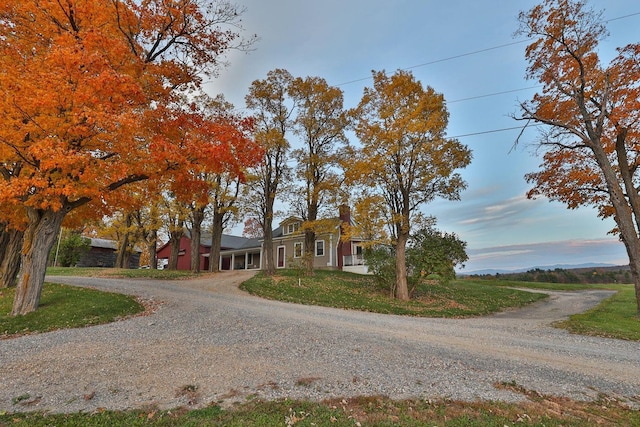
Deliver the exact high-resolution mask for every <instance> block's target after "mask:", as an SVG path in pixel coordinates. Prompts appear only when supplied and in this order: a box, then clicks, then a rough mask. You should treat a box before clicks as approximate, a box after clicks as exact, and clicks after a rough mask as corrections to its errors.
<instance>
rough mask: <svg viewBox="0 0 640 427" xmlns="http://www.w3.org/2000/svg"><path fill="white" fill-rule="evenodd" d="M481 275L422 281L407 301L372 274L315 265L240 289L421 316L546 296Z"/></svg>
mask: <svg viewBox="0 0 640 427" xmlns="http://www.w3.org/2000/svg"><path fill="white" fill-rule="evenodd" d="M492 283H493V282H487V281H484V280H478V281H472V280H459V281H453V282H450V283H449V284H446V285H441V284H427V283H425V284H423V285H422V286H421V287H420V288H419V289H416V290H415V292H414V299H412V300H411V301H398V300H395V299H393V298H390V297H389V292H388V290H385V289H381V288H380V287H379V286H378V284H377V283H376V281H375V279H374V277H372V276H363V275H358V274H352V273H345V272H340V271H328V270H318V271H316V272H315V275H314V276H312V277H300V276H298V273H297V271H295V270H284V271H282V272H280V273H279V275H277V276H273V277H269V276H266V275H264V274H258V275H256V276H254V277H253V278H251V279H249V280H248V281H246V282H244V283H243V284H242V285H241V289H244V290H246V291H248V292H249V293H252V294H254V295H258V296H261V297H264V298H269V299H276V300H281V301H287V302H294V303H298V304H308V305H321V306H326V307H337V308H344V309H350V310H361V311H369V312H375V313H385V314H400V315H409V316H422V317H469V316H479V315H486V314H490V313H495V312H497V311H500V310H503V309H506V308H510V307H521V306H523V305H526V304H529V303H532V302H534V301H538V300H540V299H543V298H547V295H544V294H534V293H530V292H524V291H519V290H514V289H509V288H506V287H497V286H493V284H492Z"/></svg>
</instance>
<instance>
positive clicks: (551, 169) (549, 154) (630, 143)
mask: <svg viewBox="0 0 640 427" xmlns="http://www.w3.org/2000/svg"><path fill="white" fill-rule="evenodd" d="M519 20H520V24H521V27H520V33H521V34H525V35H527V36H528V37H530V38H531V39H533V41H532V43H531V44H530V45H529V46H528V47H527V50H526V57H527V59H528V61H529V66H528V69H527V77H528V78H530V79H535V80H538V81H540V82H541V83H542V85H543V89H542V91H541V93H538V94H536V95H535V96H534V97H533V99H532V100H531V101H529V102H524V103H522V104H521V110H522V116H521V117H519V119H522V120H527V121H533V122H535V123H538V124H540V125H543V129H544V130H543V131H542V132H541V138H540V140H539V145H540V147H541V148H542V149H543V150H544V157H543V162H542V164H541V166H540V168H541V169H540V171H538V172H534V173H530V174H528V175H527V176H526V178H527V181H528V182H530V183H532V184H533V185H534V187H533V188H532V189H531V190H530V192H529V193H528V195H529V197H535V196H539V195H543V196H546V197H548V198H549V199H550V200H556V201H561V202H563V203H565V204H566V205H567V206H568V207H569V208H577V207H579V206H582V205H592V206H595V207H597V208H598V212H599V216H600V217H602V218H606V217H613V219H614V220H615V222H616V226H617V227H616V229H615V230H614V232H615V233H617V234H618V235H619V236H620V239H621V240H622V242H623V243H624V245H625V247H626V249H627V254H628V256H629V262H630V267H631V274H632V277H633V280H634V283H635V290H636V299H637V305H638V310H639V311H640V235H639V234H638V230H639V229H640V195H639V194H638V185H639V184H640V177H639V176H638V173H639V168H638V167H639V166H640V145H639V143H640V129H639V127H638V126H639V124H640V84H639V79H640V44H631V45H628V46H626V47H623V48H620V49H618V55H617V56H616V57H615V58H614V59H613V60H612V61H611V63H610V64H609V65H608V66H604V65H602V64H601V63H600V60H599V57H598V53H597V52H598V43H599V42H600V41H601V40H602V39H603V38H604V37H605V36H606V35H607V31H606V28H605V26H604V21H603V20H602V14H601V13H596V12H594V11H593V10H592V9H590V8H588V6H587V4H586V2H584V1H572V0H545V1H544V2H542V3H541V4H540V5H538V6H536V7H534V8H532V9H531V10H530V11H528V12H522V13H521V14H520V15H519Z"/></svg>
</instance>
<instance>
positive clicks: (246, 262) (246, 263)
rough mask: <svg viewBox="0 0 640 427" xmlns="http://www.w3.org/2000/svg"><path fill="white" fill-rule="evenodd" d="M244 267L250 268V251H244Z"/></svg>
mask: <svg viewBox="0 0 640 427" xmlns="http://www.w3.org/2000/svg"><path fill="white" fill-rule="evenodd" d="M244 269H245V270H248V269H249V252H245V253H244Z"/></svg>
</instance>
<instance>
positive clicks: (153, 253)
mask: <svg viewBox="0 0 640 427" xmlns="http://www.w3.org/2000/svg"><path fill="white" fill-rule="evenodd" d="M146 241H147V253H148V254H149V268H151V269H152V270H157V269H158V230H151V231H149V232H148V233H147V237H146Z"/></svg>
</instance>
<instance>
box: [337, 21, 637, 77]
mask: <svg viewBox="0 0 640 427" xmlns="http://www.w3.org/2000/svg"><path fill="white" fill-rule="evenodd" d="M637 15H640V12H635V13H630V14H628V15H623V16H618V17H616V18H611V19H608V20H606V21H605V22H612V21H617V20H620V19H625V18H630V17H632V16H637ZM528 41H529V40H528V39H523V40H516V41H514V42H511V43H504V44H501V45H497V46H491V47H487V48H484V49H479V50H474V51H472V52H467V53H461V54H459V55H453V56H448V57H446V58H440V59H435V60H433V61H429V62H424V63H422V64H417V65H411V66H409V67H405V68H401V70H403V71H404V70H412V69H414V68H420V67H425V66H427V65H433V64H437V63H440V62H446V61H451V60H452V59H458V58H463V57H465V56H471V55H476V54H478V53H484V52H489V51H491V50H496V49H502V48H504V47H509V46H514V45H517V44H522V43H525V42H528ZM370 79H372V77H371V76H368V77H361V78H359V79H355V80H349V81H347V82H343V83H339V84H337V85H336V86H345V85H348V84H352V83H358V82H362V81H365V80H370Z"/></svg>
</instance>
